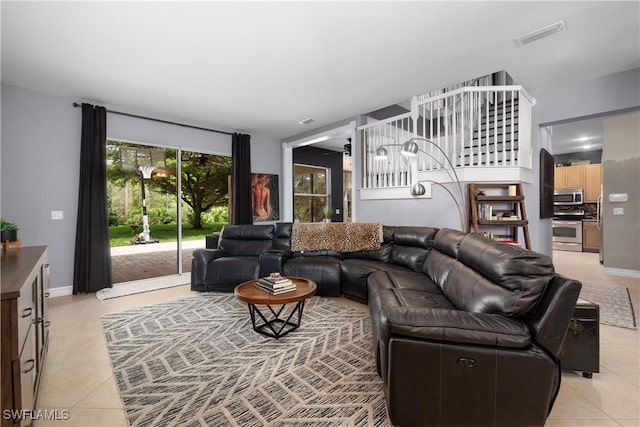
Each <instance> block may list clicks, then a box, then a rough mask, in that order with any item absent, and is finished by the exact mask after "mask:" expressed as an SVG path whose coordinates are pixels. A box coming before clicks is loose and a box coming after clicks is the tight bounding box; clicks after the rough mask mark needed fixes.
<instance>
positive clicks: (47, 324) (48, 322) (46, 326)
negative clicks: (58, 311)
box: [44, 320, 51, 328]
mask: <svg viewBox="0 0 640 427" xmlns="http://www.w3.org/2000/svg"><path fill="white" fill-rule="evenodd" d="M49 325H51V320H47V321H45V322H44V326H45V328H48V327H49Z"/></svg>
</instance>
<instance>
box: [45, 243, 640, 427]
mask: <svg viewBox="0 0 640 427" xmlns="http://www.w3.org/2000/svg"><path fill="white" fill-rule="evenodd" d="M554 264H555V265H556V269H557V271H558V272H560V273H562V274H565V275H567V276H570V277H574V278H576V279H579V280H585V281H586V280H588V281H591V282H596V283H603V284H607V285H613V286H626V287H628V288H629V289H630V290H631V295H632V300H633V304H634V308H635V310H636V315H638V312H639V309H640V281H639V280H638V279H629V278H621V277H613V276H603V275H602V273H601V271H602V267H601V266H600V264H599V263H598V257H597V254H587V253H571V252H556V253H554ZM191 293H192V292H191V291H190V290H189V287H188V286H179V287H175V288H168V289H162V290H158V291H153V292H147V293H142V294H137V295H131V296H127V297H121V298H115V299H110V300H105V301H99V300H98V299H97V298H96V297H95V296H94V295H80V296H78V295H74V296H65V297H58V298H53V299H51V301H50V303H49V317H50V319H51V335H50V341H49V352H48V355H47V359H46V365H45V369H44V374H43V378H42V382H41V384H40V393H39V397H38V402H37V404H38V409H47V410H58V411H60V410H64V409H67V410H68V411H69V420H66V421H62V420H59V421H42V420H40V421H37V422H36V423H35V426H37V427H42V426H82V427H90V426H114V427H124V426H127V421H126V419H125V415H124V410H123V407H122V403H121V401H120V397H119V395H118V390H117V388H116V384H115V381H114V378H113V375H112V371H111V365H110V362H109V357H108V354H107V349H106V343H105V340H104V337H103V332H102V325H101V323H100V316H101V315H102V314H104V313H110V312H116V311H122V310H126V309H128V308H131V307H135V306H140V305H149V304H155V303H159V302H163V301H168V300H172V299H175V298H178V297H181V296H186V295H189V294H191ZM340 300H341V301H344V302H345V303H347V304H349V305H352V306H354V307H358V308H359V309H362V310H366V306H364V305H362V304H358V303H355V302H353V301H349V300H345V299H342V298H341V299H340ZM638 337H639V332H638V330H629V329H623V328H616V327H612V326H606V325H601V329H600V341H601V342H600V363H601V365H600V373H599V374H594V376H593V379H586V378H583V377H582V376H581V375H579V374H577V373H572V372H565V373H564V374H563V377H562V386H561V389H560V394H559V396H558V399H557V401H556V404H555V406H554V408H553V411H552V412H551V414H550V416H549V419H548V421H547V425H548V426H565V427H566V426H583V427H584V426H594V427H595V426H640V409H639V407H640V403H639V402H640V380H639V378H640V374H639V368H638V366H639V364H640V349H639V339H638ZM522 391H523V392H526V384H523V385H522Z"/></svg>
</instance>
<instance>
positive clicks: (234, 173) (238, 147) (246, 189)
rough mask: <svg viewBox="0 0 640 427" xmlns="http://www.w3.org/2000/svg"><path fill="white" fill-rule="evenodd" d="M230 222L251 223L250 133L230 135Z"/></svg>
mask: <svg viewBox="0 0 640 427" xmlns="http://www.w3.org/2000/svg"><path fill="white" fill-rule="evenodd" d="M231 158H232V165H231V189H232V190H231V221H230V223H231V224H253V213H252V210H251V135H245V134H242V133H234V134H233V135H232V136H231Z"/></svg>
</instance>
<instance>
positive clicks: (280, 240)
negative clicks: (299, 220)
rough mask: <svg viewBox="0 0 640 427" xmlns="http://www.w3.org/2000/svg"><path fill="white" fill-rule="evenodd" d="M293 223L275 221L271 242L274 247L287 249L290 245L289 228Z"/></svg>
mask: <svg viewBox="0 0 640 427" xmlns="http://www.w3.org/2000/svg"><path fill="white" fill-rule="evenodd" d="M292 227H293V224H292V223H290V222H278V223H276V226H275V230H274V232H273V244H272V247H273V248H274V249H289V248H290V247H291V228H292Z"/></svg>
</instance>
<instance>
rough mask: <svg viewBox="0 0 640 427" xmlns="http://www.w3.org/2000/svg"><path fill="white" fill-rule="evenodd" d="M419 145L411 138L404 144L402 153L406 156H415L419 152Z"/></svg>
mask: <svg viewBox="0 0 640 427" xmlns="http://www.w3.org/2000/svg"><path fill="white" fill-rule="evenodd" d="M418 150H419V147H418V144H417V143H416V142H415V141H412V140H409V141H407V142H405V143H404V144H402V154H404V155H405V156H415V155H416V154H417V153H418Z"/></svg>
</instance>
